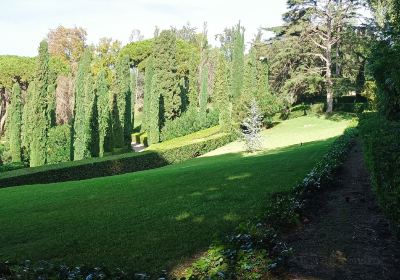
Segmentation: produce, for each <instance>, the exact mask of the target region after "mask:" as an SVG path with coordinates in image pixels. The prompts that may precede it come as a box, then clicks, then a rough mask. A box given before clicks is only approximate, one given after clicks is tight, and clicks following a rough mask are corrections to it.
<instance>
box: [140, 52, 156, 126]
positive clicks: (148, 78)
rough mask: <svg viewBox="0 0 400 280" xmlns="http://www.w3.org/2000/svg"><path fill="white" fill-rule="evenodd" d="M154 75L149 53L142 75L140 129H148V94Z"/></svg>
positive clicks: (149, 93) (151, 58)
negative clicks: (141, 117)
mask: <svg viewBox="0 0 400 280" xmlns="http://www.w3.org/2000/svg"><path fill="white" fill-rule="evenodd" d="M153 76H154V58H153V56H152V55H151V56H150V57H149V58H148V60H147V65H146V70H145V76H144V97H143V121H142V128H141V130H142V131H149V128H150V125H149V121H150V96H151V85H152V80H153Z"/></svg>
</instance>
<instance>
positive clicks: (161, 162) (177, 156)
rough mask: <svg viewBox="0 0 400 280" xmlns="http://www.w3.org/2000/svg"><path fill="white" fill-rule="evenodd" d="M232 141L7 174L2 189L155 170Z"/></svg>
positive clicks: (225, 137)
mask: <svg viewBox="0 0 400 280" xmlns="http://www.w3.org/2000/svg"><path fill="white" fill-rule="evenodd" d="M230 141H232V136H231V135H229V134H223V133H221V134H219V135H216V136H214V137H210V138H208V139H205V140H204V141H192V143H189V144H186V145H183V146H172V147H171V148H164V149H160V150H153V151H152V150H149V151H146V152H143V153H128V154H122V155H115V156H109V157H105V158H93V159H86V160H81V161H74V162H66V163H62V164H58V165H47V166H41V167H35V168H27V169H22V170H17V171H13V172H6V173H3V174H1V175H0V187H8V186H18V185H30V184H39V183H53V182H63V181H71V180H82V179H89V178H96V177H103V176H112V175H117V174H123V173H128V172H136V171H141V170H147V169H153V168H157V167H162V166H165V165H168V164H175V163H179V162H183V161H185V160H188V159H191V158H194V157H197V156H200V155H203V154H205V153H207V152H210V151H212V150H215V149H217V148H219V147H221V146H223V145H225V144H227V143H229V142H230Z"/></svg>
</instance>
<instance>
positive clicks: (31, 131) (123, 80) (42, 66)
mask: <svg viewBox="0 0 400 280" xmlns="http://www.w3.org/2000/svg"><path fill="white" fill-rule="evenodd" d="M92 56H93V54H92V52H91V50H90V49H89V48H88V49H86V50H85V52H84V54H83V57H82V59H81V61H80V63H79V67H78V71H77V74H76V78H75V92H74V100H75V102H74V104H75V105H74V118H73V120H72V124H71V138H72V145H71V147H70V149H71V151H72V153H71V154H72V159H73V160H80V159H84V158H90V157H98V156H103V155H104V153H105V151H106V150H109V151H111V150H112V149H113V148H121V149H124V148H127V147H128V146H130V142H131V141H130V137H131V136H130V134H131V131H132V118H133V115H132V111H133V110H132V109H131V103H132V97H131V95H132V93H131V88H130V87H131V73H130V62H129V58H127V57H121V58H119V59H118V62H117V64H116V66H115V79H114V83H113V84H112V85H109V82H108V81H107V77H106V71H105V70H104V69H103V70H101V71H100V72H99V73H98V75H97V76H96V77H95V76H94V75H93V74H92V70H91V63H92ZM49 58H50V55H49V52H48V45H47V42H46V41H42V42H41V43H40V47H39V55H38V57H37V69H36V72H35V79H34V81H32V82H31V83H30V85H29V88H28V91H27V94H26V97H25V102H24V103H25V105H24V106H22V96H21V88H20V86H19V84H18V83H16V84H15V85H14V86H13V90H12V94H11V100H10V101H11V102H10V107H9V114H10V117H9V118H8V125H7V135H8V142H9V143H10V144H9V147H10V155H11V158H12V161H13V162H20V161H22V160H23V157H22V155H23V154H24V155H25V157H27V158H29V164H30V166H31V167H33V166H40V165H44V164H46V163H47V162H48V160H47V159H48V154H47V152H48V145H47V144H48V133H49V130H50V129H51V127H52V126H54V125H55V122H54V120H53V118H54V110H55V109H54V104H55V85H54V83H55V81H52V79H51V72H50V68H49ZM25 160H26V159H25Z"/></svg>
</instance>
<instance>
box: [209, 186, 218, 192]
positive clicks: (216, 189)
mask: <svg viewBox="0 0 400 280" xmlns="http://www.w3.org/2000/svg"><path fill="white" fill-rule="evenodd" d="M207 191H210V192H215V191H219V188H214V187H212V188H208V189H207Z"/></svg>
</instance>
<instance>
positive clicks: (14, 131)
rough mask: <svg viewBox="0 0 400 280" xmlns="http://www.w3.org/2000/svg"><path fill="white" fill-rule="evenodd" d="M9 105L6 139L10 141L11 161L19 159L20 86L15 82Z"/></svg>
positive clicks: (18, 160)
mask: <svg viewBox="0 0 400 280" xmlns="http://www.w3.org/2000/svg"><path fill="white" fill-rule="evenodd" d="M10 101H11V102H10V107H9V112H10V113H9V114H10V115H9V125H8V140H9V143H10V153H11V159H12V161H13V162H20V161H21V120H22V110H21V109H22V103H21V87H20V86H19V84H18V83H15V84H14V86H13V89H12V94H11V98H10Z"/></svg>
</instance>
